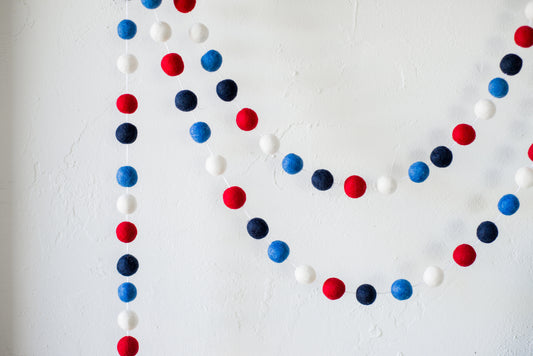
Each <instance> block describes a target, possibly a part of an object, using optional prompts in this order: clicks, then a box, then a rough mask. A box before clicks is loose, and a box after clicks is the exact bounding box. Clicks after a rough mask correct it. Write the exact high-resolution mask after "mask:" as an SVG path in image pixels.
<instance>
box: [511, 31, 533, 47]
mask: <svg viewBox="0 0 533 356" xmlns="http://www.w3.org/2000/svg"><path fill="white" fill-rule="evenodd" d="M514 41H515V42H516V44H517V45H519V46H520V47H524V48H529V47H531V46H533V28H531V27H529V26H522V27H519V28H518V29H517V30H516V32H515V34H514Z"/></svg>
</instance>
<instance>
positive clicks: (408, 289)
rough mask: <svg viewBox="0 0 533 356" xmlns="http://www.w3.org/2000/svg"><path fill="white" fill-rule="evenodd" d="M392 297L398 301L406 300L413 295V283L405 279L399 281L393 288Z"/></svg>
mask: <svg viewBox="0 0 533 356" xmlns="http://www.w3.org/2000/svg"><path fill="white" fill-rule="evenodd" d="M391 293H392V296H393V297H394V298H396V299H398V300H406V299H409V298H411V296H412V295H413V287H412V286H411V283H409V281H407V280H405V279H398V280H397V281H395V282H394V283H393V284H392V286H391Z"/></svg>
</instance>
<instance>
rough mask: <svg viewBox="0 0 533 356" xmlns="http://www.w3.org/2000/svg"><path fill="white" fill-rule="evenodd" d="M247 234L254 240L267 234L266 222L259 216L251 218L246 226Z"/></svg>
mask: <svg viewBox="0 0 533 356" xmlns="http://www.w3.org/2000/svg"><path fill="white" fill-rule="evenodd" d="M246 230H248V234H249V235H250V236H251V237H253V238H254V239H256V240H261V239H263V238H265V237H266V236H267V235H268V231H269V230H268V224H267V223H266V221H265V220H263V219H261V218H253V219H251V220H250V221H248V225H247V226H246Z"/></svg>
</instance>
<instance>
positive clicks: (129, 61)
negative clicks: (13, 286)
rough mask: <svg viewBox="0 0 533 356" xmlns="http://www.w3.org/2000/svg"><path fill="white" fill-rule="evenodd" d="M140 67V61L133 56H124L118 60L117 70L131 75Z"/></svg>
mask: <svg viewBox="0 0 533 356" xmlns="http://www.w3.org/2000/svg"><path fill="white" fill-rule="evenodd" d="M138 67H139V61H137V57H135V56H134V55H133V54H122V55H120V56H119V57H118V58H117V68H118V70H119V71H120V72H122V73H124V74H131V73H133V72H135V71H136V70H137V68H138Z"/></svg>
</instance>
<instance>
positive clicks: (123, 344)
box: [117, 336, 139, 356]
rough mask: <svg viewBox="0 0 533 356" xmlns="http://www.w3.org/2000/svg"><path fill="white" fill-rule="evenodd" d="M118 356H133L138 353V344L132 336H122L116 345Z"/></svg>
mask: <svg viewBox="0 0 533 356" xmlns="http://www.w3.org/2000/svg"><path fill="white" fill-rule="evenodd" d="M117 351H118V354H119V355H120V356H135V355H137V353H138V352H139V342H138V341H137V339H136V338H134V337H133V336H124V337H123V338H122V339H120V340H119V342H118V344H117Z"/></svg>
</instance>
